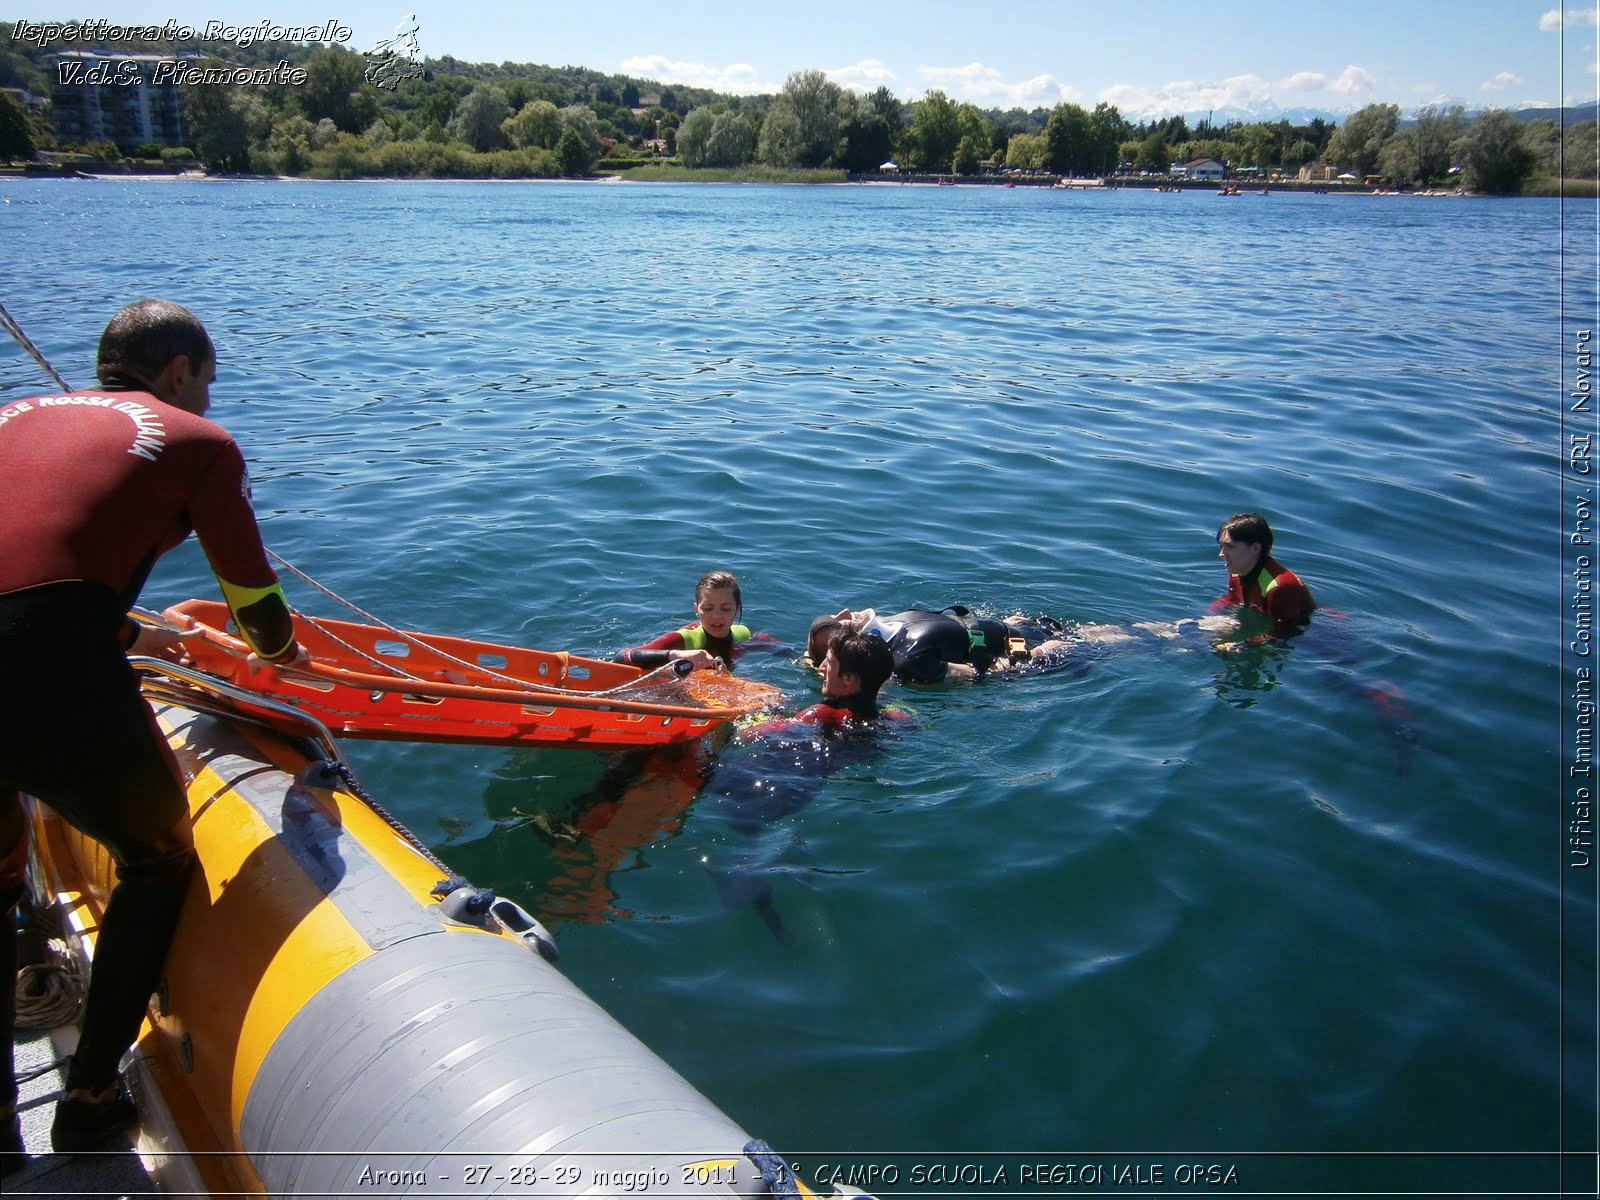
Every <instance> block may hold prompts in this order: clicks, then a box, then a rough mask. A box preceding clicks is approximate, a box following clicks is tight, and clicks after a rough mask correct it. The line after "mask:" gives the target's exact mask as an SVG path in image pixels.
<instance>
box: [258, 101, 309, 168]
mask: <svg viewBox="0 0 1600 1200" xmlns="http://www.w3.org/2000/svg"><path fill="white" fill-rule="evenodd" d="M314 135H315V128H314V127H313V126H312V124H311V122H310V121H308V120H306V119H305V117H303V116H302V115H301V114H299V113H286V114H285V115H284V116H282V117H279V118H278V119H277V120H276V121H274V122H273V123H272V134H271V136H270V137H268V139H267V154H268V156H269V158H270V159H271V160H272V165H273V167H274V168H275V169H276V170H277V172H278V173H279V174H280V175H304V174H305V173H306V169H307V168H308V167H310V166H311V153H312V145H311V140H312V137H313V136H314Z"/></svg>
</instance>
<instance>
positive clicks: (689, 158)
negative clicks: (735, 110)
mask: <svg viewBox="0 0 1600 1200" xmlns="http://www.w3.org/2000/svg"><path fill="white" fill-rule="evenodd" d="M716 123H717V114H716V113H714V112H712V111H711V110H710V109H709V108H697V109H695V110H694V111H693V112H691V113H690V114H689V115H688V116H687V117H685V118H684V119H683V124H682V125H680V126H678V161H679V162H681V163H682V164H683V165H684V166H686V167H703V166H705V165H706V146H707V145H708V144H709V143H710V141H711V129H712V127H713V126H714V125H716Z"/></svg>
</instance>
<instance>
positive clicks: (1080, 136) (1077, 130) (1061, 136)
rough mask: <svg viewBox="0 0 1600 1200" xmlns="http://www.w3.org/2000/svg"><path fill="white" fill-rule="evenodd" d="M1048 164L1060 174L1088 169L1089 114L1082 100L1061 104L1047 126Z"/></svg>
mask: <svg viewBox="0 0 1600 1200" xmlns="http://www.w3.org/2000/svg"><path fill="white" fill-rule="evenodd" d="M1044 140H1045V146H1046V153H1045V165H1046V166H1047V167H1049V168H1050V170H1052V171H1054V172H1056V173H1057V174H1059V175H1076V174H1078V173H1079V172H1082V171H1086V170H1087V169H1088V167H1087V164H1088V162H1089V158H1090V135H1089V114H1088V112H1087V111H1086V110H1085V109H1084V108H1083V106H1082V105H1079V104H1058V105H1056V107H1055V108H1054V109H1052V110H1051V113H1050V120H1049V121H1048V122H1047V123H1046V124H1045V127H1044Z"/></svg>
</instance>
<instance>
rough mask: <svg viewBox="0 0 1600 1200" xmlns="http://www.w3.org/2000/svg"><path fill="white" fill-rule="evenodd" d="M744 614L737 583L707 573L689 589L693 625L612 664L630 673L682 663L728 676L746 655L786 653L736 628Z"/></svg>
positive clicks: (725, 576)
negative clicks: (749, 652) (626, 667)
mask: <svg viewBox="0 0 1600 1200" xmlns="http://www.w3.org/2000/svg"><path fill="white" fill-rule="evenodd" d="M743 611H744V600H743V598H742V597H741V596H740V594H739V581H738V579H736V578H735V577H734V576H733V575H732V574H731V573H730V572H728V571H710V572H707V573H706V574H705V575H702V576H701V577H700V582H699V583H697V584H695V588H694V613H695V616H696V617H697V618H699V619H698V620H695V621H692V622H690V623H689V624H688V625H685V626H684V627H683V628H681V629H674V630H672V631H671V632H670V633H663V634H662V635H661V636H660V637H658V638H655V639H653V640H651V641H648V642H646V643H644V645H642V646H629V647H628V648H627V649H626V650H623V651H622V652H621V653H620V654H618V655H617V661H618V662H621V663H627V664H628V665H629V666H633V667H644V668H646V669H648V668H651V667H659V666H662V665H664V664H666V663H668V662H672V661H673V660H687V661H689V662H691V663H693V664H694V665H695V666H696V667H715V668H726V669H728V670H730V671H731V670H733V664H734V661H735V660H736V659H738V658H740V657H741V656H742V655H743V654H744V653H745V652H746V651H747V650H765V651H768V652H771V653H780V654H781V653H784V652H785V651H787V649H788V647H787V646H784V645H781V644H780V643H778V642H776V641H774V640H773V639H772V637H771V636H769V635H768V634H765V633H757V634H752V633H751V632H750V630H749V628H748V627H747V626H744V625H739V624H736V622H737V621H738V619H739V616H740V614H741V613H743Z"/></svg>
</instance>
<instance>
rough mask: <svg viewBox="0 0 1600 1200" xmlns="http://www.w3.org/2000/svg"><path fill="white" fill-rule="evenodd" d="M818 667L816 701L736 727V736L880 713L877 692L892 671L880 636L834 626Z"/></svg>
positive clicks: (838, 724)
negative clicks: (789, 714) (819, 681)
mask: <svg viewBox="0 0 1600 1200" xmlns="http://www.w3.org/2000/svg"><path fill="white" fill-rule="evenodd" d="M821 669H822V702H821V703H820V704H813V705H812V706H811V707H810V708H807V709H803V710H802V711H800V712H798V713H796V714H795V715H794V716H792V717H779V718H776V719H774V720H770V721H762V722H761V723H759V724H757V725H752V726H750V727H748V728H746V729H744V730H741V731H740V733H739V738H740V740H741V741H752V740H754V739H755V738H758V737H766V736H769V735H772V734H777V733H784V732H787V731H790V730H793V729H795V728H796V727H798V726H801V725H818V726H821V727H822V728H823V729H824V730H830V731H831V730H837V729H841V728H843V727H844V726H845V725H847V724H849V723H850V722H851V721H860V722H867V721H871V720H874V719H875V718H877V717H878V716H880V715H881V710H880V709H879V708H878V693H879V691H881V690H882V688H883V685H884V684H886V683H887V682H889V676H890V675H892V674H894V652H893V651H891V650H890V649H889V647H888V645H887V643H885V642H884V641H883V639H882V638H878V637H873V636H872V635H871V634H866V633H858V632H856V631H855V630H853V629H839V630H837V631H836V632H835V633H834V634H833V637H832V638H831V639H830V640H829V642H828V650H827V654H826V655H825V656H824V658H823V660H822V668H821Z"/></svg>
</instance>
